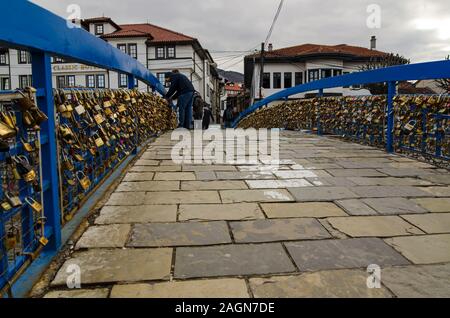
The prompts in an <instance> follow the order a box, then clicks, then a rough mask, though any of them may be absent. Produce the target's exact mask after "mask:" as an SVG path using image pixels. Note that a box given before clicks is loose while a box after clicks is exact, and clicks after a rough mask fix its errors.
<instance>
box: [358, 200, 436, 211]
mask: <svg viewBox="0 0 450 318" xmlns="http://www.w3.org/2000/svg"><path fill="white" fill-rule="evenodd" d="M362 202H364V203H365V204H367V205H368V206H370V207H372V208H373V209H375V211H377V212H378V213H379V214H382V215H386V214H414V213H426V212H427V210H425V209H424V208H422V207H420V206H419V205H417V204H415V203H414V202H413V201H411V200H408V199H405V198H380V199H364V200H362Z"/></svg>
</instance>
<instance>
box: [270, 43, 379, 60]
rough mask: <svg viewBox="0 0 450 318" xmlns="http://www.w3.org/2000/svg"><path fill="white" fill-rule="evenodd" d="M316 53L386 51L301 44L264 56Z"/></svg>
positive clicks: (363, 54) (372, 54) (360, 54)
mask: <svg viewBox="0 0 450 318" xmlns="http://www.w3.org/2000/svg"><path fill="white" fill-rule="evenodd" d="M317 54H346V55H353V56H356V57H377V56H383V55H385V54H387V53H384V52H381V51H377V50H370V49H366V48H363V47H359V46H351V45H347V44H339V45H321V44H302V45H297V46H292V47H287V48H283V49H278V50H273V51H271V52H266V54H265V55H266V57H299V56H308V55H317Z"/></svg>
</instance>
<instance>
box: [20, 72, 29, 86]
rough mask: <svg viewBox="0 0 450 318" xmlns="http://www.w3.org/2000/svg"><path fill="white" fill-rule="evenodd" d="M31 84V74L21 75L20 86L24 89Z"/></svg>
mask: <svg viewBox="0 0 450 318" xmlns="http://www.w3.org/2000/svg"><path fill="white" fill-rule="evenodd" d="M27 86H31V75H19V88H20V89H24V88H25V87H27Z"/></svg>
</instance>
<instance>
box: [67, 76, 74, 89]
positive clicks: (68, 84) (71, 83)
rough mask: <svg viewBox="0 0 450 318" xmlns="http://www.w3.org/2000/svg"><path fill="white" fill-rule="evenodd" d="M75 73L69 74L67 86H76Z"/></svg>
mask: <svg viewBox="0 0 450 318" xmlns="http://www.w3.org/2000/svg"><path fill="white" fill-rule="evenodd" d="M75 85H76V84H75V75H67V86H68V87H75Z"/></svg>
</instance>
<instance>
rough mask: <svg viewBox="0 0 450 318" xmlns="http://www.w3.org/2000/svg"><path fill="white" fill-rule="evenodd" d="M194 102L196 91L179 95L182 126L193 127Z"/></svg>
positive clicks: (178, 104)
mask: <svg viewBox="0 0 450 318" xmlns="http://www.w3.org/2000/svg"><path fill="white" fill-rule="evenodd" d="M193 102H194V92H192V93H186V94H183V95H180V96H178V103H177V106H178V111H179V115H180V116H179V117H180V118H179V120H180V127H183V128H186V129H191V123H192V103H193Z"/></svg>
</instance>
